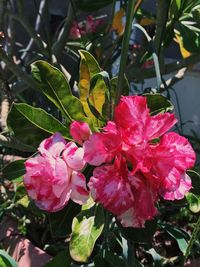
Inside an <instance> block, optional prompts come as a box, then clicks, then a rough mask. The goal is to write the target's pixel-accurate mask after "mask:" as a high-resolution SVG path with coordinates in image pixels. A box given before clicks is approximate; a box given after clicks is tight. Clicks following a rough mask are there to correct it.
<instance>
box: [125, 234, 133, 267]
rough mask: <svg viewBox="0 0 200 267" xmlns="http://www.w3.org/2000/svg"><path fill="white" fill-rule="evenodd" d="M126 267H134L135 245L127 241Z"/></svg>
mask: <svg viewBox="0 0 200 267" xmlns="http://www.w3.org/2000/svg"><path fill="white" fill-rule="evenodd" d="M127 262H128V267H135V245H134V243H133V242H132V241H131V240H129V239H128V259H127Z"/></svg>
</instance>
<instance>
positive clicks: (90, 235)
mask: <svg viewBox="0 0 200 267" xmlns="http://www.w3.org/2000/svg"><path fill="white" fill-rule="evenodd" d="M103 228H104V212H103V208H102V207H101V206H100V205H95V206H93V207H91V208H90V209H88V210H83V211H81V212H80V213H79V214H78V215H77V216H76V217H75V218H74V220H73V223H72V237H71V240H70V247H69V249H70V255H71V257H72V258H73V259H74V260H75V261H78V262H87V260H88V258H89V257H90V255H91V254H92V251H93V248H94V245H95V242H96V240H97V238H98V237H99V236H100V235H101V233H102V231H103Z"/></svg>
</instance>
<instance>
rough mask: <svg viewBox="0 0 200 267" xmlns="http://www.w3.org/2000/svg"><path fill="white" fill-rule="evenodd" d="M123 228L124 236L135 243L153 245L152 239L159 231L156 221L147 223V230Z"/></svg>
mask: <svg viewBox="0 0 200 267" xmlns="http://www.w3.org/2000/svg"><path fill="white" fill-rule="evenodd" d="M120 228H121V232H122V235H123V236H124V237H125V238H126V239H130V240H131V241H132V242H135V243H151V241H152V237H153V235H154V233H155V231H156V229H157V223H156V221H155V220H154V221H147V222H146V223H145V228H132V227H127V228H123V227H120Z"/></svg>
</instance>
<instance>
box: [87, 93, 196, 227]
mask: <svg viewBox="0 0 200 267" xmlns="http://www.w3.org/2000/svg"><path fill="white" fill-rule="evenodd" d="M176 121H177V120H176V118H175V116H174V114H171V113H164V114H157V115H154V116H151V114H150V110H149V108H148V107H147V101H146V98H145V97H142V96H126V97H122V98H121V100H120V102H119V104H118V106H117V107H116V108H115V112H114V121H110V122H108V123H107V125H106V126H105V127H104V128H103V131H102V132H100V133H94V134H92V135H91V136H90V138H89V139H88V140H87V141H86V142H84V144H83V148H84V159H85V161H86V162H88V163H89V164H91V165H93V166H100V165H101V166H100V167H96V168H95V169H94V172H93V176H92V177H91V179H90V182H89V184H88V186H89V188H90V190H91V192H92V196H93V198H94V199H95V201H97V202H99V203H101V204H102V205H103V206H104V207H105V208H106V209H108V210H109V211H111V212H112V213H113V214H115V215H116V216H117V218H118V219H119V220H120V221H121V223H122V225H123V226H125V227H128V226H132V227H141V226H144V222H145V221H146V220H149V219H152V218H153V216H154V215H155V214H156V213H157V211H156V208H155V202H156V201H157V200H158V199H159V196H162V197H163V198H164V199H167V200H174V199H181V198H183V197H184V195H185V194H186V193H187V192H188V191H189V190H190V189H191V187H192V186H191V180H190V178H189V176H188V175H187V174H186V170H187V169H188V168H191V167H193V165H194V163H195V152H194V151H193V149H192V147H191V145H190V143H189V142H188V140H187V139H186V138H184V137H181V136H180V135H178V134H176V133H173V132H171V133H166V132H167V131H168V130H170V128H172V126H173V125H174V124H175V123H176ZM155 140H156V142H155ZM113 161H114V164H113ZM102 164H103V165H102ZM122 166H124V167H123V168H122ZM127 166H128V167H127Z"/></svg>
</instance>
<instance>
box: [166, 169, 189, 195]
mask: <svg viewBox="0 0 200 267" xmlns="http://www.w3.org/2000/svg"><path fill="white" fill-rule="evenodd" d="M191 188H192V183H191V179H190V177H189V176H188V175H187V174H186V173H184V174H182V175H181V179H180V183H179V186H178V187H177V188H176V189H175V190H174V191H164V192H162V197H163V198H164V199H166V200H175V199H182V198H184V196H185V195H186V194H187V193H188V192H189V190H190V189H191Z"/></svg>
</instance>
